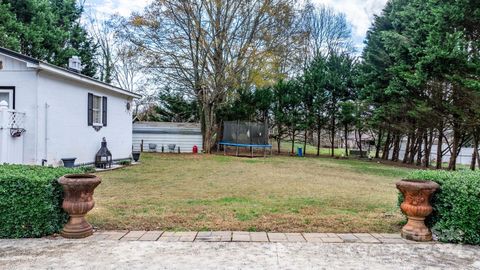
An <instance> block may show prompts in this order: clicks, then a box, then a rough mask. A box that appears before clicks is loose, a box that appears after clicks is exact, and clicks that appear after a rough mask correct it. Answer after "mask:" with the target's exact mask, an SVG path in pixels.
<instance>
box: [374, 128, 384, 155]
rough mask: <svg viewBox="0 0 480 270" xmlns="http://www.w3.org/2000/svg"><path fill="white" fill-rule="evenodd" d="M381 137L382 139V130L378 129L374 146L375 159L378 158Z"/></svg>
mask: <svg viewBox="0 0 480 270" xmlns="http://www.w3.org/2000/svg"><path fill="white" fill-rule="evenodd" d="M382 137H383V130H382V129H380V130H379V131H378V140H377V144H376V145H375V158H380V147H381V145H382Z"/></svg>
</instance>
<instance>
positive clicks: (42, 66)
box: [0, 47, 142, 98]
mask: <svg viewBox="0 0 480 270" xmlns="http://www.w3.org/2000/svg"><path fill="white" fill-rule="evenodd" d="M0 54H5V55H7V56H9V57H12V58H14V59H17V60H20V61H23V62H27V64H28V63H31V64H34V65H36V66H35V67H34V68H36V69H39V70H45V71H47V72H50V73H53V74H56V75H59V76H62V77H65V78H69V79H73V80H76V81H78V82H82V83H88V84H90V85H93V86H97V87H100V88H103V89H106V90H109V91H113V92H116V93H118V94H121V95H126V96H130V97H133V98H142V95H139V94H136V93H133V92H131V91H128V90H126V89H123V88H120V87H116V86H113V85H111V84H108V83H104V82H102V81H99V80H96V79H94V78H91V77H89V76H86V75H83V74H80V73H76V72H73V71H70V70H68V69H65V68H62V67H59V66H55V65H52V64H49V63H46V62H43V61H40V60H38V59H35V58H33V57H30V56H27V55H24V54H21V53H18V52H15V51H12V50H9V49H7V48H3V47H0ZM31 67H32V66H31Z"/></svg>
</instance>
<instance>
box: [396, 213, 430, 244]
mask: <svg viewBox="0 0 480 270" xmlns="http://www.w3.org/2000/svg"><path fill="white" fill-rule="evenodd" d="M402 237H403V238H405V239H407V240H413V241H417V242H428V241H432V232H431V231H430V230H429V229H428V228H427V226H425V218H421V217H410V216H409V217H408V222H407V224H406V225H405V226H403V228H402Z"/></svg>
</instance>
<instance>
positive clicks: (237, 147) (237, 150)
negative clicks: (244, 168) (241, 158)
mask: <svg viewBox="0 0 480 270" xmlns="http://www.w3.org/2000/svg"><path fill="white" fill-rule="evenodd" d="M237 157H238V146H237Z"/></svg>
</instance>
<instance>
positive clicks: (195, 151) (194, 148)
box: [192, 145, 198, 154]
mask: <svg viewBox="0 0 480 270" xmlns="http://www.w3.org/2000/svg"><path fill="white" fill-rule="evenodd" d="M192 152H193V153H194V154H196V153H198V147H197V146H196V145H194V146H193V149H192Z"/></svg>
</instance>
